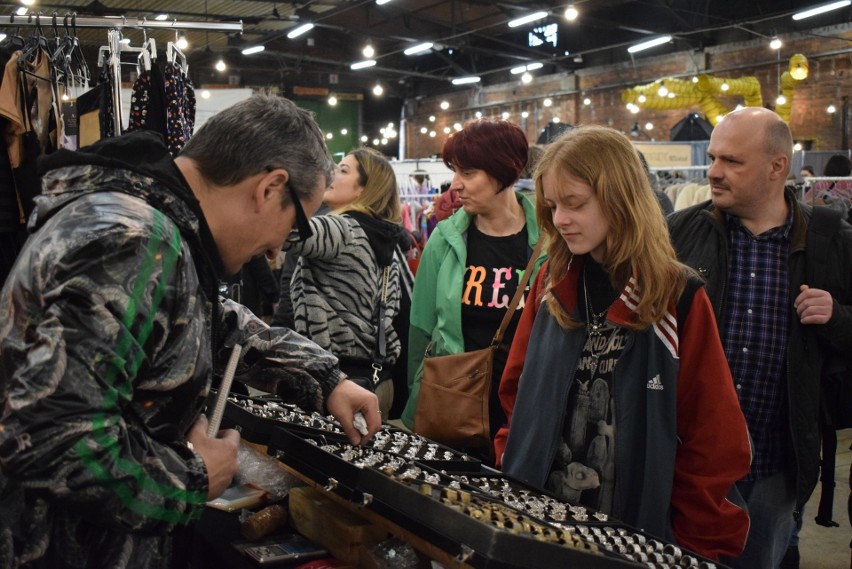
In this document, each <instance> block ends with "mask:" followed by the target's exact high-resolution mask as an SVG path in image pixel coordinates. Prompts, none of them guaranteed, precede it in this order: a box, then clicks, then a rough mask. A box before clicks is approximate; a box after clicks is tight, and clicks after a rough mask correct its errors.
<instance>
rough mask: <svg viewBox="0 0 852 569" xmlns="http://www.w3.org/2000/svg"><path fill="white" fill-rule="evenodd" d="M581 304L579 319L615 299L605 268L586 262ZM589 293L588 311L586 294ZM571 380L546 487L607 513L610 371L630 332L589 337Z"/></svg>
mask: <svg viewBox="0 0 852 569" xmlns="http://www.w3.org/2000/svg"><path fill="white" fill-rule="evenodd" d="M583 278H584V279H585V283H586V286H585V287H584V286H583V282H584V281H583V279H581V280H580V283H579V286H578V291H577V297H578V298H577V300H578V307H579V312H580V315H581V317H582V318H583V319H584V320H587V321H588V320H589V319H590V318H589V316H587V312H588V313H589V315H590V314H592V313H595V312H597V313H598V314H601V313H603V312H604V311H605V310H606V308H607V307H608V306H609V305H610V304H612V302H613V301H614V300H615V298H616V294H617V293H616V291H615V290H614V289H613V287H612V285H611V284H610V283H609V278H608V277H607V275H606V273H605V272H604V271H603V269H602V268H601V267H600V265H598V264H597V263H595V262H594V260H593V259H591V257H590V256H588V257H587V259H586V264H585V269H584V276H583ZM585 288H588V291H589V297H590V302H591V304H589V308H588V309H587V304H586V302H587V301H586V296H585V293H584V289H585ZM589 330H590V328H589V326H588V325H587V327H586V341H585V343H584V345H583V352H582V354H581V357H580V360H579V364H578V366H577V369H576V370H575V371H574V374H573V377H572V381H573V383H572V385H571V391H570V394H569V396H568V410H567V413H566V414H565V423H564V424H563V426H562V433H563V434H562V437H563V440H562V444H561V445H560V448H559V452H557V454H556V458H555V459H554V462H553V465H552V466H551V471H550V475H549V476H548V479H547V483H546V488H547V489H548V490H551V491H552V492H554V493H555V494H557V495H558V496H560V497H561V498H562V499H564V500H567V501H569V502H570V503H572V504H575V505H580V504H582V505H584V506H587V507H590V508H592V509H594V510H598V511H600V512H603V513H606V514H609V513H611V512H612V497H613V491H614V488H615V454H614V452H615V434H616V429H615V421H614V416H613V395H612V393H613V384H612V372H613V369H615V365H616V363H618V358H619V357H621V354H622V352H623V351H624V342H625V339H626V334H627V333H626V330H624V329H623V328H619V327H617V326H614V325H612V324H609V323H607V324H605V325H604V326H603V328H602V329H600V330H599V331H598V332H597V333H595V334H589Z"/></svg>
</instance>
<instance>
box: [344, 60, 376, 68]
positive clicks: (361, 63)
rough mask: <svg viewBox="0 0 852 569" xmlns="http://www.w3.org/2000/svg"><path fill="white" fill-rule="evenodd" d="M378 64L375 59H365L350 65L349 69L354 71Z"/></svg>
mask: <svg viewBox="0 0 852 569" xmlns="http://www.w3.org/2000/svg"><path fill="white" fill-rule="evenodd" d="M375 64H376V60H375V59H365V60H364V61H357V62H355V63H353V64H352V65H350V66H349V69H351V70H352V71H357V70H358V69H366V68H368V67H372V66H374V65H375Z"/></svg>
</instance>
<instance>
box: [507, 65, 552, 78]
mask: <svg viewBox="0 0 852 569" xmlns="http://www.w3.org/2000/svg"><path fill="white" fill-rule="evenodd" d="M542 67H544V64H543V63H530V64H529V65H521V66H519V67H513V68H512V69H510V70H509V73H511V74H512V75H520V74H521V73H523V72H524V71H535V70H536V69H541V68H542Z"/></svg>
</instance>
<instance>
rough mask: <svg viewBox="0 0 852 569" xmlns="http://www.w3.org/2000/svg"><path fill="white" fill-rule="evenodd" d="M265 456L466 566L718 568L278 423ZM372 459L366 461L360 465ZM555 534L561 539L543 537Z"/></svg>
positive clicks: (613, 529) (614, 525)
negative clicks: (549, 517) (546, 515)
mask: <svg viewBox="0 0 852 569" xmlns="http://www.w3.org/2000/svg"><path fill="white" fill-rule="evenodd" d="M323 446H325V447H326V448H323ZM344 447H348V448H344ZM270 453H272V454H274V455H275V456H277V458H279V460H281V461H283V462H285V463H286V464H288V465H289V466H290V467H291V468H293V469H294V470H296V471H298V472H300V473H301V474H302V475H303V476H306V477H308V478H310V479H312V480H314V481H315V482H317V483H318V484H319V485H321V486H325V489H326V490H327V491H329V492H334V493H336V494H338V495H339V496H341V497H344V498H346V499H348V500H350V501H353V502H355V503H359V504H361V505H362V506H363V507H367V508H369V509H371V510H373V511H375V512H376V513H378V514H380V515H382V516H384V517H386V518H387V519H390V520H391V521H393V522H395V523H397V524H398V525H399V526H401V527H403V528H405V529H407V530H408V531H411V532H414V533H416V534H417V535H419V536H421V537H422V538H424V539H426V540H427V541H429V542H430V543H432V544H434V545H435V546H437V547H439V548H440V549H442V550H444V551H447V552H449V553H450V554H456V555H457V558H458V560H459V561H463V562H465V563H468V564H470V565H472V566H474V567H482V568H492V567H493V568H498V569H503V568H506V569H508V568H510V567H518V568H529V569H533V568H535V569H550V568H554V569H556V568H563V567H583V568H589V569H597V568H603V569H606V568H617V567H637V566H641V567H660V568H662V567H667V566H678V567H705V568H708V569H709V568H713V567H721V566H720V565H718V564H714V563H712V562H710V561H709V560H705V559H702V558H700V557H698V556H697V555H694V554H691V553H690V552H688V551H682V550H681V549H680V548H677V547H675V546H674V545H672V544H666V543H663V542H662V541H659V540H656V539H653V538H652V537H650V536H645V535H643V534H642V533H641V532H639V531H636V530H633V529H632V528H629V527H628V526H626V525H625V524H622V523H620V522H616V521H608V522H607V523H604V522H600V521H598V523H578V522H567V523H555V522H554V523H548V522H547V521H543V520H542V519H540V518H536V517H535V516H532V515H531V514H530V513H529V512H524V511H522V510H519V509H517V508H513V507H511V506H509V505H507V504H506V503H505V502H504V501H503V500H502V499H501V498H498V497H495V496H492V495H490V494H488V493H487V492H484V491H482V490H481V489H478V488H476V487H475V486H470V485H468V484H464V483H462V482H461V481H460V477H459V476H457V475H453V474H451V473H449V472H440V471H438V470H435V469H432V468H430V467H429V466H427V465H425V464H422V463H419V462H416V461H407V460H405V458H404V457H402V456H400V455H396V454H394V453H383V452H381V451H374V450H370V449H358V448H355V447H351V445H347V444H346V443H345V442H344V443H342V444H341V442H340V441H339V440H335V441H333V440H331V439H329V437H327V436H323V435H320V436H319V437H310V436H309V437H305V436H302V435H301V434H299V433H295V432H292V431H289V430H287V429H281V428H279V429H276V430H275V432H274V433H273V435H272V437H271V441H270ZM335 453H336V454H335ZM346 453H348V457H349V458H348V459H345V458H344V455H346ZM380 455H382V456H380ZM377 458H378V459H379V460H378V462H377V463H376V465H374V466H369V465H367V464H366V463H364V461H365V460H366V461H367V462H369V461H370V460H374V459H377ZM392 462H393V463H394V465H395V466H391V463H392ZM412 471H419V472H418V473H416V474H411V473H412ZM464 476H476V477H482V476H492V477H493V479H494V480H495V481H496V480H498V479H507V478H508V477H505V476H503V475H501V474H497V475H488V474H481V473H469V474H466V475H464ZM510 483H511V484H516V485H521V483H519V482H516V481H514V480H510ZM453 496H456V497H457V499H456V500H455V501H453V500H452V497H453ZM461 496H465V498H461ZM477 515H478V516H480V517H479V518H477V517H476V516H477ZM489 516H490V517H491V519H487V518H488V517H489ZM590 519H592V517H591V516H590ZM555 536H561V539H562V541H563V543H553V542H551V541H552V540H553V538H554V537H555ZM548 540H550V541H548ZM674 556H676V557H674ZM699 563H701V564H700V565H699Z"/></svg>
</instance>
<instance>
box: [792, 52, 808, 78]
mask: <svg viewBox="0 0 852 569" xmlns="http://www.w3.org/2000/svg"><path fill="white" fill-rule="evenodd" d="M790 75H791V76H792V77H793V79H795V80H796V81H801V80H803V79H807V77H808V58H807V57H805V56H804V55H802V54H801V53H796V54H794V55H793V56H792V57H791V58H790Z"/></svg>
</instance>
